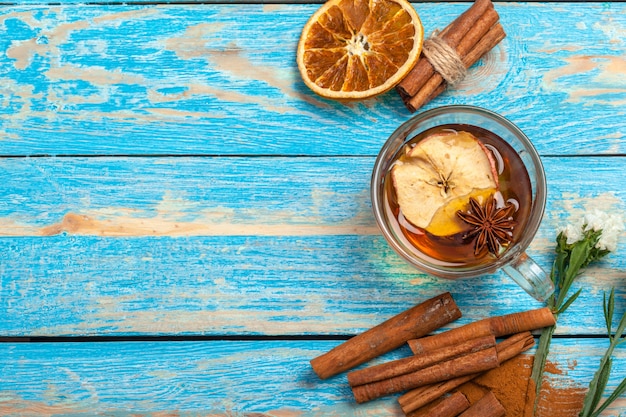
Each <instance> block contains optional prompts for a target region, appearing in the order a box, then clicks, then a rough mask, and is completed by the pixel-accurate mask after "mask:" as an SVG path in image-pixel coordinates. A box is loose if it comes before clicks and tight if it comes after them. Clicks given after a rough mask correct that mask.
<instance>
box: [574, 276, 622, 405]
mask: <svg viewBox="0 0 626 417" xmlns="http://www.w3.org/2000/svg"><path fill="white" fill-rule="evenodd" d="M614 308H615V289H614V288H613V289H612V290H611V293H610V295H609V299H608V301H607V299H606V293H605V294H604V319H605V321H606V331H607V333H608V335H609V341H610V343H609V347H608V348H607V350H606V352H605V353H604V356H602V359H601V360H600V366H599V367H598V370H597V371H596V373H595V375H594V376H593V379H592V380H591V382H590V383H589V390H588V391H587V394H586V395H585V399H584V401H583V409H582V411H581V412H580V414H579V417H597V416H599V415H600V414H601V413H602V411H604V409H605V408H607V407H608V406H609V405H611V403H613V401H615V400H616V399H618V398H619V397H620V396H621V395H622V394H623V393H624V392H626V378H624V379H623V380H622V382H620V384H619V385H618V386H617V388H615V390H614V391H613V392H612V393H611V395H609V397H608V398H607V399H606V401H604V403H602V405H601V406H599V407H598V404H600V400H601V399H602V396H603V394H604V391H605V389H606V384H607V382H608V381H609V376H610V375H611V367H612V365H613V359H612V358H611V356H612V355H613V351H614V350H615V348H616V347H617V346H618V345H619V344H621V343H624V342H626V338H625V337H624V331H625V330H626V312H625V313H624V314H623V315H622V318H621V319H620V321H619V324H618V325H617V329H616V330H615V334H612V331H611V327H612V323H613V312H614Z"/></svg>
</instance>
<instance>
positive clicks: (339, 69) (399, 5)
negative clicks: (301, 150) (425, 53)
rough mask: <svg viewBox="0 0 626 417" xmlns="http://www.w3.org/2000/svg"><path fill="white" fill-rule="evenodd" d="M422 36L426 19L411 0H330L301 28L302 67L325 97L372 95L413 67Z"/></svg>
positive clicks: (306, 77)
mask: <svg viewBox="0 0 626 417" xmlns="http://www.w3.org/2000/svg"><path fill="white" fill-rule="evenodd" d="M423 38H424V28H423V26H422V22H421V21H420V18H419V16H418V15H417V12H416V11H415V9H414V8H413V6H411V4H410V3H409V2H408V1H406V0H369V1H368V0H329V1H327V2H326V3H325V4H324V5H322V6H321V7H320V8H319V9H318V10H317V11H316V12H315V13H314V14H313V16H311V18H310V19H309V21H308V22H307V23H306V25H305V26H304V29H303V30H302V34H301V36H300V42H299V43H298V51H297V60H298V69H299V70H300V74H301V75H302V79H303V80H304V82H305V84H306V85H307V86H309V88H311V90H313V91H314V92H315V93H317V94H319V95H320V96H322V97H326V98H332V99H346V100H353V99H364V98H368V97H373V96H376V95H378V94H382V93H384V92H386V91H388V90H390V89H391V88H393V87H394V86H395V85H396V84H398V83H399V82H400V81H401V80H402V79H403V78H404V77H405V76H406V74H407V73H408V72H409V71H410V70H411V69H412V68H413V66H414V65H415V63H416V62H417V59H418V58H419V55H420V53H421V51H422V41H423Z"/></svg>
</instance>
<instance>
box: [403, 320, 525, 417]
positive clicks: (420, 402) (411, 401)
mask: <svg viewBox="0 0 626 417" xmlns="http://www.w3.org/2000/svg"><path fill="white" fill-rule="evenodd" d="M534 344H535V339H534V338H533V335H532V334H531V333H530V332H528V331H526V332H521V333H518V334H515V335H513V336H510V337H508V338H507V339H505V340H503V341H501V342H500V343H498V344H497V345H496V350H497V352H498V362H499V364H502V363H504V362H506V361H507V360H509V359H512V358H514V357H515V356H517V355H519V354H520V353H522V352H525V351H527V350H528V349H530V348H531V347H533V346H534ZM478 375H480V373H475V374H471V375H465V376H461V377H458V378H452V379H449V380H447V381H444V382H440V383H436V384H430V385H425V386H423V387H419V388H416V389H413V390H411V391H408V392H406V393H405V394H403V395H401V396H400V397H399V398H398V403H399V404H400V407H401V408H402V411H404V413H405V414H407V415H408V414H409V413H411V412H414V411H416V410H419V409H420V408H422V407H424V406H425V405H427V404H429V403H430V402H432V401H434V400H436V399H437V398H439V397H441V396H442V395H444V394H446V393H448V392H450V391H452V390H453V389H455V388H458V387H460V386H461V385H463V384H464V383H466V382H468V381H470V380H472V379H474V378H476V377H477V376H478Z"/></svg>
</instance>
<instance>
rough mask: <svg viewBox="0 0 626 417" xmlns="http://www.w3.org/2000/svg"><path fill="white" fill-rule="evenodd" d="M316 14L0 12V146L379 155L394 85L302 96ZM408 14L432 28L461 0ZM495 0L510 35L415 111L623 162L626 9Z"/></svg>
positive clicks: (268, 9)
mask: <svg viewBox="0 0 626 417" xmlns="http://www.w3.org/2000/svg"><path fill="white" fill-rule="evenodd" d="M317 7H319V6H318V5H310V4H309V5H294V4H288V5H278V4H270V5H246V4H244V5H232V4H231V5H228V4H227V5H196V6H194V5H179V6H175V5H169V6H160V7H159V6H154V5H149V6H119V5H118V6H115V5H113V6H104V5H103V6H97V7H95V6H94V7H82V6H80V5H68V6H62V7H47V6H35V5H33V6H21V7H19V6H15V7H9V6H5V7H2V8H0V51H1V52H2V53H0V103H1V104H2V105H1V106H0V137H2V142H1V147H2V148H1V153H2V154H5V155H6V154H9V155H33V154H52V155H64V154H88V155H101V154H109V155H111V154H112V155H118V154H161V153H165V154H232V155H241V154H271V155H275V154H279V155H345V154H348V155H375V154H376V153H377V152H378V150H379V148H380V146H381V145H382V143H383V142H384V140H385V138H387V137H388V136H389V134H390V133H391V132H392V131H393V130H394V129H395V128H396V127H397V126H398V125H399V124H400V123H401V122H402V121H404V120H406V119H407V118H408V117H409V116H410V114H409V113H408V111H407V110H406V109H405V108H404V106H403V105H402V103H401V101H400V99H399V97H398V96H397V94H395V92H390V93H388V94H386V95H384V96H381V97H380V98H377V99H373V100H368V101H364V102H358V103H353V104H342V103H338V102H334V101H330V100H324V99H321V98H318V97H316V96H315V95H314V94H313V93H311V92H310V91H309V90H308V89H307V88H306V86H305V85H304V83H303V82H302V81H301V79H300V76H299V74H298V71H297V69H296V66H295V49H296V43H297V41H298V38H299V36H300V31H301V29H302V27H303V25H304V23H305V22H306V20H307V19H308V18H309V16H310V15H311V14H312V13H313V11H314V10H316V9H317ZM415 7H416V9H417V10H418V12H419V13H420V16H421V18H422V20H423V22H424V26H425V30H426V33H427V34H428V33H430V32H431V31H432V30H434V29H436V28H442V27H443V26H445V25H446V24H447V23H449V22H450V21H451V20H453V19H454V18H455V17H456V16H457V15H458V14H459V13H461V12H462V11H463V10H465V9H466V8H467V7H468V4H467V3H454V4H445V5H442V4H441V3H418V4H416V5H415ZM497 7H498V12H499V13H500V15H501V21H502V24H503V26H504V28H505V30H506V31H507V32H508V36H507V38H506V39H505V40H504V41H503V42H502V43H501V44H500V45H499V46H498V47H497V48H496V49H495V50H494V51H492V53H490V54H489V55H488V57H486V58H485V60H483V62H482V63H481V64H480V65H477V66H476V67H475V68H474V69H473V71H472V72H471V75H470V76H469V77H468V79H466V80H465V81H464V82H463V84H462V85H461V86H460V87H459V88H458V89H457V90H455V91H454V92H451V93H447V94H444V95H442V96H440V97H439V98H437V99H436V100H435V101H433V102H432V103H430V104H429V106H427V107H425V108H429V107H433V106H441V105H445V104H452V103H463V104H474V105H479V106H481V105H482V106H484V107H487V108H490V109H491V110H494V111H496V112H499V113H501V114H503V115H504V116H506V117H508V118H510V119H511V120H512V121H513V122H514V123H516V124H518V125H519V126H520V127H521V128H522V130H524V131H525V132H526V133H527V134H528V136H529V137H530V138H531V139H532V140H533V141H534V143H535V145H536V146H537V147H538V149H539V151H540V152H541V153H542V154H575V155H583V154H590V153H591V154H620V153H621V154H624V153H626V146H625V145H624V140H623V137H624V131H625V130H626V117H625V110H624V108H625V107H624V103H625V102H626V78H625V77H624V76H623V74H624V68H625V66H626V61H625V58H624V56H625V55H626V54H625V53H624V51H625V48H626V47H625V45H624V39H625V37H624V31H625V30H626V5H625V4H624V3H606V2H605V3H572V4H562V3H545V4H544V3H532V4H526V3H501V4H498V6H497ZM260 27H261V28H263V31H264V35H263V36H259V34H258V28H260ZM564 28H567V29H564Z"/></svg>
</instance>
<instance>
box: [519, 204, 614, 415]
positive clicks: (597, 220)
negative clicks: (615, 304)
mask: <svg viewBox="0 0 626 417" xmlns="http://www.w3.org/2000/svg"><path fill="white" fill-rule="evenodd" d="M623 230H624V221H623V219H622V218H621V216H619V215H607V214H605V213H601V212H598V211H592V212H589V214H588V215H587V216H585V218H584V219H581V221H579V222H577V223H576V224H573V225H568V226H567V227H566V228H565V229H564V230H563V231H561V232H560V233H559V234H558V236H557V239H556V248H555V252H556V257H555V260H554V263H553V265H552V270H551V272H550V278H551V279H552V281H553V282H554V286H555V292H554V294H553V295H552V296H551V297H550V298H549V299H548V301H547V305H548V307H550V309H551V310H552V312H553V313H554V315H555V318H556V319H557V323H558V317H559V315H561V314H563V313H564V312H565V311H566V310H567V309H568V307H569V306H570V305H572V303H573V302H574V301H575V300H576V299H577V298H578V296H579V295H580V294H581V292H582V288H579V289H578V290H577V291H576V292H575V293H574V294H572V295H569V292H570V289H571V287H572V285H573V283H574V280H575V278H576V277H577V276H579V275H580V274H581V273H582V271H583V270H584V269H585V268H586V267H587V266H589V264H591V263H592V262H595V261H598V260H600V259H602V258H603V257H605V256H606V255H608V254H609V253H610V252H611V251H613V250H615V249H616V247H617V239H618V236H619V234H620V233H621V232H622V231H623ZM611 311H612V307H611ZM555 330H556V325H554V326H550V327H546V328H544V329H543V330H542V332H541V335H540V337H539V342H538V343H537V351H536V353H535V360H534V362H533V368H532V372H531V378H532V380H533V382H534V383H535V389H536V391H535V404H534V409H535V410H536V408H537V404H538V403H539V397H540V392H541V382H542V381H543V374H544V369H545V364H546V359H547V357H548V353H549V352H550V344H551V342H552V336H553V335H554V331H555ZM603 375H604V374H603ZM599 395H600V396H601V395H602V393H600V394H599ZM618 396H619V395H618ZM596 404H597V403H596ZM581 416H582V415H581ZM584 417H587V416H584Z"/></svg>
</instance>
